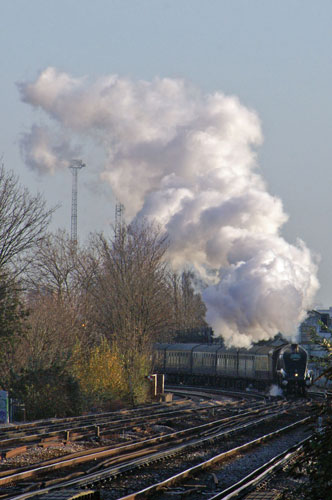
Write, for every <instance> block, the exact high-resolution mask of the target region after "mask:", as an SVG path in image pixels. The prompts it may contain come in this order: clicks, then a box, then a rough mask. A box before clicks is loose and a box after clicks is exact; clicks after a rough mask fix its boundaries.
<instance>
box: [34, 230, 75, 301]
mask: <svg viewBox="0 0 332 500" xmlns="http://www.w3.org/2000/svg"><path fill="white" fill-rule="evenodd" d="M79 252H80V250H79V248H78V246H77V244H76V242H73V241H72V240H71V238H70V237H69V235H68V234H67V233H66V232H65V231H64V230H59V231H57V232H56V233H55V234H53V233H48V234H47V235H46V236H45V237H44V238H43V239H41V240H40V241H39V242H38V243H37V244H36V248H35V252H34V258H33V262H31V265H30V268H29V272H28V273H27V284H28V286H29V288H30V289H32V290H34V291H36V292H38V293H43V294H53V295H54V296H56V297H57V298H58V299H60V298H62V297H63V298H66V299H67V300H69V299H70V298H71V297H72V295H73V294H74V290H75V289H77V288H79V284H78V279H77V260H78V253H79Z"/></svg>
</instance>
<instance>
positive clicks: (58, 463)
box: [0, 405, 286, 485]
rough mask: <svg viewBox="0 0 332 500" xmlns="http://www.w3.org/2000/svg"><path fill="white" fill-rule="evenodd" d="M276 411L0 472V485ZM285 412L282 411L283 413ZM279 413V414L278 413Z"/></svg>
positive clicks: (217, 430)
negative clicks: (23, 468) (26, 467)
mask: <svg viewBox="0 0 332 500" xmlns="http://www.w3.org/2000/svg"><path fill="white" fill-rule="evenodd" d="M271 410H272V411H273V410H278V408H276V407H275V405H271V407H270V408H262V409H255V410H253V411H248V412H245V413H241V414H237V415H233V416H230V417H224V418H222V419H219V420H215V421H213V422H208V423H206V424H201V425H199V426H195V427H190V428H189V429H184V430H181V431H177V432H172V433H169V434H165V435H164V436H157V437H154V438H150V439H146V440H143V441H138V442H135V443H131V444H127V445H119V446H112V447H101V448H100V447H99V448H97V449H92V450H86V451H81V452H77V453H73V454H71V455H70V456H63V457H60V458H57V459H53V460H47V461H46V462H44V463H42V464H36V466H35V467H29V468H28V469H26V470H22V469H15V470H12V471H8V470H7V471H3V472H0V485H5V484H8V483H11V482H16V481H19V480H22V479H26V478H30V477H34V476H35V475H37V474H38V473H40V472H49V471H52V470H54V469H59V468H65V467H71V466H73V465H75V464H77V463H83V462H86V461H91V460H98V459H100V458H104V457H110V456H114V457H115V456H117V457H119V458H121V455H122V454H124V453H127V452H128V451H132V452H133V451H134V450H137V449H139V448H142V447H149V446H153V445H156V444H161V443H165V442H166V443H167V441H170V440H173V441H174V440H175V439H181V438H184V437H188V436H190V435H192V434H197V433H203V432H207V431H209V432H213V431H214V432H219V431H220V430H221V426H226V425H229V424H230V423H233V422H235V423H236V422H237V421H239V420H243V419H248V418H251V417H252V416H253V415H255V414H258V413H266V412H267V411H271ZM284 411H286V410H283V412H284ZM279 413H280V412H279ZM273 416H274V414H273V415H268V417H265V418H272V417H273Z"/></svg>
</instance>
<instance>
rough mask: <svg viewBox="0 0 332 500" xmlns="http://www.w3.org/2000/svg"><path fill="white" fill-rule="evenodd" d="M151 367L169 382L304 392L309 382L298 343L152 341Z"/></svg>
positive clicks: (306, 356) (304, 358) (305, 364)
mask: <svg viewBox="0 0 332 500" xmlns="http://www.w3.org/2000/svg"><path fill="white" fill-rule="evenodd" d="M154 370H155V372H156V373H164V374H165V375H166V377H167V380H168V381H169V382H177V383H179V382H184V383H192V384H205V385H206V384H208V385H214V386H220V387H226V388H227V387H233V388H234V387H235V388H241V389H245V388H248V387H253V388H256V389H259V390H266V389H268V388H269V387H270V386H271V385H273V384H276V385H278V386H279V387H281V388H282V389H283V390H284V391H285V392H286V393H294V394H304V393H305V389H306V387H307V386H309V385H310V384H311V376H310V371H308V355H307V352H306V351H305V349H303V347H301V346H300V345H299V344H288V343H286V342H277V344H276V345H275V344H273V343H272V344H257V345H255V346H253V347H252V348H251V349H235V348H233V349H232V348H231V349H226V348H225V347H224V346H223V345H221V344H155V346H154Z"/></svg>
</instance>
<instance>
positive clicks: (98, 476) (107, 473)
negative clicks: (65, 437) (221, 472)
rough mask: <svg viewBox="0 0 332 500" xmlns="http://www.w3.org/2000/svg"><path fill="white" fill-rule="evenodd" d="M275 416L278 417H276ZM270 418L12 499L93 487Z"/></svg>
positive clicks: (292, 425)
mask: <svg viewBox="0 0 332 500" xmlns="http://www.w3.org/2000/svg"><path fill="white" fill-rule="evenodd" d="M283 413H285V411H283V412H281V413H280V414H283ZM275 416H277V415H275ZM269 418H271V416H267V417H264V418H261V419H259V420H258V421H255V422H252V423H250V424H245V425H244V426H241V427H237V428H235V429H230V430H228V431H223V432H218V433H217V434H216V435H214V436H208V437H204V438H203V439H196V440H194V441H191V442H189V443H185V444H180V445H177V446H175V447H173V448H171V449H167V450H163V451H157V452H153V453H152V454H151V453H150V454H149V455H148V456H145V457H142V458H138V459H137V458H136V459H134V460H130V461H129V462H126V463H123V464H119V465H117V466H112V467H110V468H107V469H105V470H104V471H102V472H98V473H93V474H87V475H86V476H85V477H84V478H78V479H72V480H68V481H63V482H61V483H59V484H57V485H54V486H50V487H48V488H43V489H41V490H36V491H32V492H28V493H24V494H21V495H18V496H15V497H11V500H19V499H25V498H31V497H32V496H35V495H41V494H44V493H47V492H49V491H53V490H56V489H64V488H68V487H73V486H75V487H78V486H80V487H82V486H87V487H91V485H92V484H93V483H95V482H99V481H102V480H105V479H109V478H111V477H116V476H118V475H121V474H123V473H124V472H127V471H129V470H132V469H134V468H137V467H140V466H143V465H146V464H148V463H151V462H154V461H158V460H162V459H164V458H166V457H170V456H174V455H177V454H180V453H183V452H185V451H186V450H187V449H189V448H192V447H197V446H202V445H203V444H204V443H207V442H213V441H215V440H216V439H221V438H224V437H225V436H229V435H232V434H234V433H236V432H238V431H240V430H245V429H248V428H250V427H253V426H255V425H258V424H259V423H261V422H263V421H266V420H267V419H269ZM309 419H310V417H307V418H306V419H302V420H301V421H299V422H296V423H295V424H291V425H290V426H287V429H288V428H292V427H295V426H296V425H301V424H303V423H304V422H305V421H307V420H309ZM285 429H286V428H285ZM180 432H182V431H180ZM280 432H282V431H281V430H280V429H279V430H278V431H275V433H272V434H273V435H277V434H278V433H280ZM264 438H265V437H263V438H259V440H262V439H264ZM253 443H254V442H250V443H249V445H250V446H251V445H252V444H253ZM247 445H248V444H247ZM240 448H241V447H240ZM150 451H151V450H150ZM232 453H234V450H231V451H228V452H224V454H223V455H224V456H226V455H227V456H228V455H230V454H232ZM60 481H61V480H60Z"/></svg>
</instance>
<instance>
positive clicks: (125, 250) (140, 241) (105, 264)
mask: <svg viewBox="0 0 332 500" xmlns="http://www.w3.org/2000/svg"><path fill="white" fill-rule="evenodd" d="M96 244H97V248H98V251H99V253H100V255H101V265H100V270H99V276H98V282H97V283H96V287H95V290H94V293H95V299H96V300H95V311H96V317H95V320H96V324H97V325H98V328H99V329H100V331H101V332H102V333H103V334H104V335H106V336H107V337H108V338H109V339H110V340H111V342H113V343H114V344H116V347H117V349H118V351H119V352H120V355H121V357H122V362H123V365H124V369H125V372H126V374H127V381H128V385H129V392H130V397H131V398H132V402H133V403H134V402H135V398H136V395H137V393H136V391H137V388H138V387H139V386H140V385H142V377H143V375H146V373H147V371H148V369H149V366H148V365H149V354H150V349H151V345H152V342H153V341H154V340H157V339H158V338H159V337H160V335H161V334H162V332H163V331H165V330H166V329H168V326H169V320H170V313H169V305H170V304H169V301H168V296H169V294H168V285H167V264H166V262H165V260H164V256H165V252H166V249H167V237H166V236H165V235H164V234H162V233H161V232H160V231H159V230H158V229H157V228H156V227H155V226H153V225H151V224H148V223H146V222H143V223H140V224H136V225H131V226H128V227H122V229H121V230H120V231H117V232H116V233H115V238H114V240H113V241H108V240H106V239H105V238H104V237H103V236H102V235H99V237H98V240H97V243H96Z"/></svg>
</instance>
